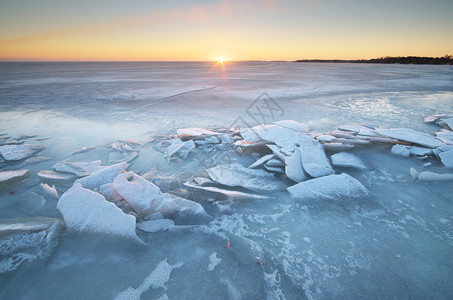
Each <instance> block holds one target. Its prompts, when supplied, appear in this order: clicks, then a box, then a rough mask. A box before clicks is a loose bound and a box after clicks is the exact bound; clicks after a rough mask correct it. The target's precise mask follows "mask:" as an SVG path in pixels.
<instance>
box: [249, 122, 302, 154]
mask: <svg viewBox="0 0 453 300" xmlns="http://www.w3.org/2000/svg"><path fill="white" fill-rule="evenodd" d="M298 134H299V133H298V132H297V131H295V130H292V129H289V128H286V127H282V126H278V125H258V126H255V127H252V128H244V129H241V136H242V137H243V138H244V140H245V141H246V142H260V141H266V142H272V143H275V144H276V145H278V146H280V147H284V148H287V149H294V147H295V144H296V143H297V136H298Z"/></svg>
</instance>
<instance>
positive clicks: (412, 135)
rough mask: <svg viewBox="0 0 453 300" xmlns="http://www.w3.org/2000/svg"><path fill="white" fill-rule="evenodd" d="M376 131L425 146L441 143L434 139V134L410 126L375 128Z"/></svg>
mask: <svg viewBox="0 0 453 300" xmlns="http://www.w3.org/2000/svg"><path fill="white" fill-rule="evenodd" d="M377 131H378V133H380V134H382V135H384V136H387V137H390V138H394V139H398V140H402V141H406V142H410V143H414V144H417V145H422V146H426V147H429V148H436V147H439V146H441V145H442V142H441V141H439V140H438V139H436V138H435V137H434V136H432V135H430V134H428V133H424V132H420V131H416V130H413V129H410V128H393V129H377Z"/></svg>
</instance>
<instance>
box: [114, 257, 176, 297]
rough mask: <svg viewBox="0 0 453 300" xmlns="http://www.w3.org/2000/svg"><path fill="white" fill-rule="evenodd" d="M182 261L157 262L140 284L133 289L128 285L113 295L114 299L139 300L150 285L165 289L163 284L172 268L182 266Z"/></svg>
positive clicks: (154, 287) (168, 277)
mask: <svg viewBox="0 0 453 300" xmlns="http://www.w3.org/2000/svg"><path fill="white" fill-rule="evenodd" d="M182 265H183V264H182V263H179V264H175V265H170V264H169V263H168V262H167V259H165V260H163V261H161V262H159V263H158V264H157V266H156V268H155V269H154V270H153V271H152V272H151V274H149V275H148V277H146V278H145V280H143V282H142V284H141V285H140V286H139V287H138V288H136V289H134V288H132V287H128V288H127V289H126V290H124V291H122V292H120V293H119V294H118V295H116V296H115V298H114V299H115V300H123V299H124V300H140V296H141V295H142V294H143V293H144V292H146V291H147V290H148V289H149V288H150V287H151V288H153V289H157V288H162V289H164V290H165V291H166V290H167V287H166V286H165V284H166V283H167V281H168V280H169V279H170V275H171V272H172V271H173V270H174V269H177V268H180V267H182Z"/></svg>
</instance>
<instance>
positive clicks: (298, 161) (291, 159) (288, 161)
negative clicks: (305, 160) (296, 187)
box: [285, 149, 308, 182]
mask: <svg viewBox="0 0 453 300" xmlns="http://www.w3.org/2000/svg"><path fill="white" fill-rule="evenodd" d="M285 174H286V176H287V177H288V178H289V179H291V180H293V181H295V182H301V181H304V180H307V179H308V176H307V175H306V174H305V171H304V169H303V167H302V158H301V156H300V152H299V149H296V150H295V151H294V153H293V154H292V155H291V156H287V157H286V158H285Z"/></svg>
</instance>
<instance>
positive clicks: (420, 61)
mask: <svg viewBox="0 0 453 300" xmlns="http://www.w3.org/2000/svg"><path fill="white" fill-rule="evenodd" d="M296 62H331V63H368V64H415V65H453V56H452V55H445V56H442V57H421V56H385V57H380V58H372V59H353V60H341V59H300V60H296Z"/></svg>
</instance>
